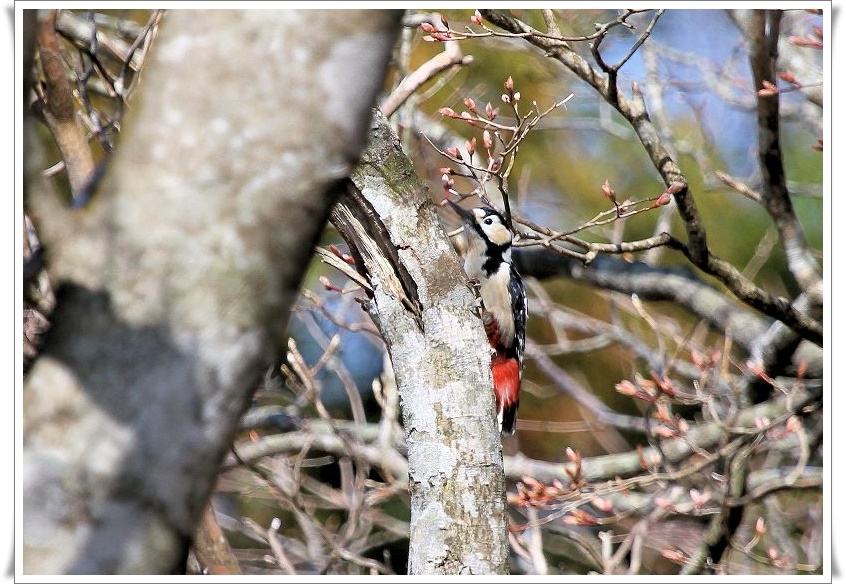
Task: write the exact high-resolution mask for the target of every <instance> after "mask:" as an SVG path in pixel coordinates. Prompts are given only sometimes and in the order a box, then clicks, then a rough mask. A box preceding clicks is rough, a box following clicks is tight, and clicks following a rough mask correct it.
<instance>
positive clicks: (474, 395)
mask: <svg viewBox="0 0 846 584" xmlns="http://www.w3.org/2000/svg"><path fill="white" fill-rule="evenodd" d="M353 182H354V183H355V184H354V185H353V184H349V185H347V192H346V194H345V196H343V197H342V198H341V199H340V201H339V205H338V206H337V207H336V209H335V211H333V216H332V221H333V223H334V224H335V225H336V226H338V227H339V229H340V230H341V231H342V233H344V235H345V237H346V238H347V240H348V241H350V242H351V246H352V247H353V248H354V252H355V253H357V258H356V259H357V263H358V265H359V267H360V268H361V269H363V271H364V272H365V273H366V275H367V278H368V281H369V283H370V284H371V286H372V288H373V290H372V300H371V302H370V307H369V309H370V313H371V315H372V316H373V318H374V320H375V321H376V323H377V325H378V326H379V330H380V331H381V333H382V336H383V338H384V340H385V344H386V346H387V348H388V351H389V353H390V355H391V361H392V363H393V367H394V373H395V375H396V379H397V386H398V390H399V395H400V400H401V401H400V403H401V406H402V417H403V422H404V429H405V436H406V444H407V447H408V469H409V491H410V494H411V534H410V544H409V548H410V549H409V559H408V573H409V574H507V573H508V540H507V530H506V515H505V500H504V485H503V477H504V475H503V462H502V444H501V442H500V437H499V431H498V428H497V424H496V414H495V412H494V402H493V392H492V389H491V388H492V387H493V383H492V380H491V375H490V353H489V350H488V342H487V340H486V337H485V335H484V331H483V327H482V325H481V320H480V319H479V318H478V317H477V316H476V315H475V314H474V313H473V310H472V307H473V301H474V298H473V294H472V293H471V290H470V288H469V287H468V285H467V280H466V276H465V275H464V273H463V270H462V268H461V263H460V261H459V259H458V257H457V255H456V253H455V251H454V250H453V248H452V247H451V245H450V243H449V240H448V238H447V236H446V234H445V233H444V230H443V227H442V226H441V223H440V222H439V220H438V218H437V215H436V213H435V208H434V205H433V203H432V201H431V198H430V196H429V194H428V192H427V189H426V187H425V185H424V184H423V182H422V181H421V180H420V179H419V178H418V177H417V176H416V175H415V174H414V170H413V168H412V167H411V165H410V163H409V161H408V159H407V158H406V157H405V154H403V152H402V149H401V146H400V144H399V140H398V139H397V137H396V135H394V134H393V132H392V131H391V129H390V126H389V125H388V123H387V121H385V120H384V118H382V117H381V116H380V115H377V118H376V120H375V122H374V127H373V130H372V132H371V143H370V147H369V148H368V149H367V150H366V151H365V153H364V155H363V156H362V163H361V164H360V165H359V166H358V167H357V168H356V170H355V172H354V173H353Z"/></svg>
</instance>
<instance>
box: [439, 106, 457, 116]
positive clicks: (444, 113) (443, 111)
mask: <svg viewBox="0 0 846 584" xmlns="http://www.w3.org/2000/svg"><path fill="white" fill-rule="evenodd" d="M438 113H439V114H441V115H442V116H447V117H450V118H454V117H456V114H455V110H454V109H452V108H451V107H442V108H441V109H439V110H438Z"/></svg>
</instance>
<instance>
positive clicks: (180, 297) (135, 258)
mask: <svg viewBox="0 0 846 584" xmlns="http://www.w3.org/2000/svg"><path fill="white" fill-rule="evenodd" d="M400 15H401V13H400V12H389V11H372V10H371V11H307V10H304V11H293V10H285V11H245V12H242V11H230V10H226V11H187V10H177V11H173V12H171V13H169V14H168V15H166V17H165V19H164V23H163V26H162V30H161V32H160V38H159V39H158V41H157V45H156V46H155V47H154V55H153V56H152V57H151V61H150V62H149V63H148V65H147V67H146V68H145V71H144V74H143V75H144V78H143V80H142V83H143V85H142V89H141V92H142V95H141V96H140V97H141V101H140V102H133V103H132V104H131V106H132V112H131V114H130V116H129V118H128V119H127V120H126V122H125V126H126V128H127V129H126V132H125V135H123V136H122V143H121V145H120V147H119V149H118V153H117V154H116V158H115V159H114V160H113V162H112V166H111V167H110V169H109V172H108V174H107V176H106V178H105V179H104V182H103V184H102V185H101V188H100V189H99V191H98V193H97V194H96V195H95V196H94V197H93V199H92V200H91V201H90V202H89V203H88V204H87V205H86V206H85V207H83V208H80V209H74V210H70V209H67V208H65V207H63V206H62V205H61V204H60V203H59V200H58V198H57V197H55V196H54V194H53V193H52V192H51V189H50V187H49V185H47V184H46V183H45V182H44V180H43V179H42V178H41V177H40V176H39V172H40V171H41V170H42V159H41V157H40V156H38V154H37V153H35V154H33V153H32V152H30V154H29V156H28V159H27V161H26V178H27V181H28V190H27V197H28V199H27V205H28V207H29V209H30V210H31V212H32V213H33V215H34V216H35V217H36V219H37V222H38V227H39V229H40V235H41V237H42V240H43V241H44V242H45V244H46V248H47V249H48V251H49V256H48V260H49V264H48V265H49V270H50V276H51V278H52V281H53V282H54V283H55V285H56V286H57V289H58V293H57V298H58V305H57V310H56V312H55V314H54V316H53V320H54V323H55V324H54V327H53V329H52V331H51V333H50V338H49V340H48V341H47V344H46V346H45V348H44V350H43V353H42V355H41V356H40V358H39V359H38V360H37V361H36V363H35V364H34V366H33V368H32V370H31V372H30V374H29V376H28V378H27V379H26V381H25V387H24V395H23V412H24V415H23V493H24V496H23V517H24V530H23V538H24V541H23V550H24V555H23V564H24V565H23V571H24V572H25V573H28V574H43V573H76V574H86V573H88V574H91V573H113V574H118V573H163V572H170V571H178V570H180V569H181V566H180V561H181V559H182V557H183V554H184V551H185V546H186V545H187V542H188V540H189V538H190V536H191V534H192V533H193V530H194V525H195V523H196V521H197V520H198V518H199V517H200V514H201V512H202V510H203V506H204V503H205V501H206V499H207V496H208V494H209V491H210V489H211V486H212V484H213V481H214V479H215V476H216V474H217V470H218V466H219V464H220V461H221V459H222V457H223V455H224V453H225V451H226V448H227V447H228V446H229V444H230V443H231V440H232V437H233V434H234V431H235V429H236V426H237V422H238V419H239V417H240V415H241V413H242V412H243V410H244V408H245V406H246V404H247V401H248V399H249V395H250V391H251V389H252V388H253V387H254V386H255V383H256V382H257V381H258V379H259V377H260V376H261V375H262V374H263V372H264V371H265V370H266V368H267V367H268V366H269V365H270V364H271V363H272V362H273V361H274V358H275V356H276V355H277V353H278V351H279V350H280V347H281V346H282V345H281V341H282V336H283V334H284V331H285V328H286V324H287V318H288V312H289V308H290V305H291V303H292V302H293V300H294V298H295V295H296V292H297V289H298V287H299V284H300V280H301V277H302V275H303V271H304V270H305V268H306V266H307V264H308V259H309V257H310V256H311V253H312V249H313V244H314V242H315V240H316V238H317V236H318V235H319V233H320V230H321V229H322V227H323V224H324V221H325V218H326V217H327V214H328V211H329V208H330V207H331V204H332V203H333V202H334V193H335V189H334V188H333V187H334V185H335V184H336V182H337V181H338V180H339V179H341V178H342V177H344V176H347V175H348V173H349V172H350V170H351V168H352V167H353V165H354V163H355V160H356V157H357V155H358V153H359V151H360V148H361V147H362V146H363V145H364V141H365V138H366V130H367V125H366V124H367V120H368V118H369V115H370V109H369V108H370V107H371V106H372V103H373V101H374V97H375V94H376V92H377V91H378V89H379V88H380V85H381V83H382V80H383V75H384V71H385V65H386V63H387V60H388V56H389V53H390V50H391V47H392V43H393V40H394V37H395V33H396V31H397V30H398V24H399V19H400ZM31 130H32V129H31V128H30V131H31ZM34 142H35V141H34V140H33V142H32V143H34Z"/></svg>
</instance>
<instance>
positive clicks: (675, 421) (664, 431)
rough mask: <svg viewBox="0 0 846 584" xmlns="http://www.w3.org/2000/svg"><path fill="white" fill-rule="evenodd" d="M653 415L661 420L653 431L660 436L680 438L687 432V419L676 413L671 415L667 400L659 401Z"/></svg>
mask: <svg viewBox="0 0 846 584" xmlns="http://www.w3.org/2000/svg"><path fill="white" fill-rule="evenodd" d="M653 417H654V418H655V419H656V420H658V421H659V422H661V423H660V424H659V425H658V426H656V427H655V428H654V429H653V432H654V433H655V434H656V435H657V436H659V437H660V438H679V437H681V436H684V435H685V434H687V431H688V428H689V426H688V423H687V420H685V419H684V418H682V417H681V416H679V415H678V414H676V415H675V416H672V415H670V408H669V407H668V406H667V402H666V401H659V402H658V403H657V404H656V406H655V412H654V414H653Z"/></svg>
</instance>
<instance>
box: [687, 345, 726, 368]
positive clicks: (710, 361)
mask: <svg viewBox="0 0 846 584" xmlns="http://www.w3.org/2000/svg"><path fill="white" fill-rule="evenodd" d="M722 356H723V353H722V351H720V350H719V349H714V350H712V351H711V352H710V353H708V354H707V355H706V354H703V353H700V352H699V351H697V350H696V349H693V350H692V351H691V352H690V358H691V360H692V361H693V364H694V365H696V367H697V368H699V370H700V371H701V372H702V373H708V372H709V371H711V370H712V369H713V368H714V367H715V366H716V365H717V364H718V363H719V362H720V359H721V358H722Z"/></svg>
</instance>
